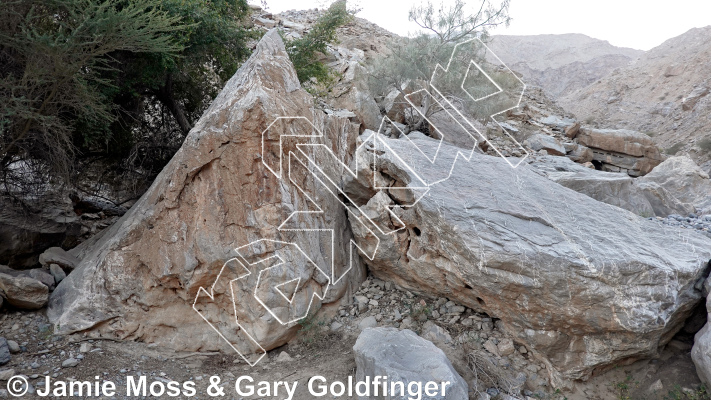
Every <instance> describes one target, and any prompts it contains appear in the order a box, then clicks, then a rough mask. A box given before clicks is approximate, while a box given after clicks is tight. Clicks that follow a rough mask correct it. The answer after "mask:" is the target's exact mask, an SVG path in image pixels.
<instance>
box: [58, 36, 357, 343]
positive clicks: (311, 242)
mask: <svg viewBox="0 0 711 400" xmlns="http://www.w3.org/2000/svg"><path fill="white" fill-rule="evenodd" d="M312 104H313V99H312V98H311V96H310V95H309V94H308V93H306V92H305V91H304V90H303V89H301V87H300V85H299V81H298V79H297V76H296V72H295V70H294V68H293V66H292V64H291V62H290V61H289V59H288V55H287V54H286V51H285V49H284V44H283V43H282V40H281V38H280V36H279V34H278V32H277V31H276V30H273V31H270V32H268V33H267V34H266V35H265V36H264V37H263V38H262V40H261V41H260V42H259V44H258V46H257V48H256V50H255V51H254V54H253V55H252V57H251V58H250V59H249V60H248V61H247V62H245V64H243V65H242V67H241V68H240V69H239V70H238V71H237V73H236V74H235V76H233V77H232V79H230V81H229V82H228V83H227V85H226V86H225V88H224V89H223V91H222V92H221V93H220V95H218V97H217V98H216V99H215V100H214V101H213V103H212V105H211V107H210V108H209V109H208V110H207V111H206V112H205V114H204V115H203V117H202V118H201V119H200V121H198V123H197V124H196V126H195V127H194V128H193V129H192V131H191V132H190V134H189V135H188V137H187V138H186V140H185V142H184V144H183V146H182V148H181V149H180V150H179V151H178V152H177V154H176V155H175V156H174V157H173V159H172V160H171V161H170V163H169V164H168V165H167V166H166V167H165V169H164V170H163V171H162V172H161V174H160V175H159V176H158V178H157V179H156V180H155V182H154V183H153V185H152V186H151V188H150V189H149V190H148V191H147V192H146V193H145V194H144V195H143V196H142V198H141V199H140V200H139V201H138V203H136V205H134V206H133V207H132V208H131V210H130V211H129V212H128V213H127V214H126V215H124V216H123V217H122V218H121V219H120V220H119V221H118V222H117V223H116V224H114V225H113V226H112V227H111V228H109V230H107V231H106V233H105V234H103V235H102V237H101V238H100V239H98V240H97V241H96V242H95V243H93V245H92V247H91V248H90V250H88V249H87V248H84V249H83V250H82V251H81V252H78V253H77V254H84V256H83V258H82V261H81V263H80V264H79V266H78V267H77V268H76V269H75V270H74V271H73V272H72V273H71V274H69V275H68V276H67V277H66V278H65V279H63V280H62V281H61V283H60V284H59V285H58V287H57V289H56V290H55V291H54V293H53V294H52V297H51V301H50V304H49V309H48V316H49V318H50V321H51V322H52V323H54V324H55V327H56V329H57V331H58V332H60V333H69V332H75V331H81V330H90V331H91V332H90V333H91V334H93V335H108V336H119V337H122V338H127V339H140V340H142V341H144V342H149V343H150V342H154V343H159V344H162V345H165V346H169V347H172V348H175V349H179V350H181V351H197V350H201V351H202V350H210V349H225V350H229V351H232V350H230V349H229V347H228V346H227V343H226V342H225V341H224V340H222V339H221V338H220V336H219V335H218V333H217V332H215V330H217V331H218V332H219V333H220V334H221V335H223V336H224V338H225V340H226V341H229V342H230V345H232V346H233V349H235V350H238V351H239V352H240V353H241V354H245V353H259V352H260V351H262V349H259V346H262V347H263V349H266V350H268V349H271V348H274V347H276V346H279V345H281V344H284V343H285V342H286V341H287V340H289V339H290V338H291V337H293V335H294V334H295V331H296V330H297V329H298V324H296V323H293V322H291V321H290V320H286V319H284V318H283V317H284V316H286V317H289V318H290V317H294V318H298V317H300V316H302V315H303V314H305V313H306V312H307V311H309V310H311V311H316V310H318V309H319V308H320V307H321V305H322V304H327V303H332V302H335V301H337V300H338V299H340V298H341V297H342V296H343V295H344V294H346V293H348V292H349V291H350V288H351V287H352V286H355V287H357V286H358V285H359V283H360V280H362V279H363V277H364V271H363V269H362V265H361V264H360V263H359V262H358V260H357V257H356V260H355V262H354V264H353V268H352V270H351V271H350V272H349V273H348V275H346V276H345V278H343V279H341V280H340V281H339V282H336V280H335V279H332V275H331V274H330V272H331V266H332V265H333V267H334V268H342V266H344V265H345V266H348V265H349V260H348V257H347V254H348V251H347V245H348V240H349V238H350V237H351V236H350V235H351V234H350V231H349V229H348V226H347V219H346V218H347V217H346V213H345V212H343V208H342V206H341V204H340V203H339V202H337V201H336V200H334V199H333V198H332V197H331V196H330V195H328V194H327V193H325V191H323V190H321V191H320V192H319V191H317V190H316V189H317V186H316V183H315V181H314V179H313V177H311V175H309V174H308V173H307V172H305V171H306V169H305V168H303V167H299V164H298V163H295V165H294V167H293V170H292V168H289V169H288V173H289V176H288V177H287V175H286V172H287V164H286V161H285V162H284V163H280V161H281V157H282V156H283V157H284V158H285V159H286V160H288V161H291V159H290V158H289V152H293V151H297V150H296V148H295V147H294V146H295V145H294V143H293V140H292V141H290V139H289V138H287V137H286V136H285V135H286V134H292V135H315V134H316V132H314V131H313V129H309V130H308V131H306V130H305V127H307V126H311V124H313V125H314V126H316V127H317V128H319V129H320V131H321V132H323V135H324V136H323V137H315V136H314V138H315V139H314V140H316V139H319V140H320V141H321V143H322V144H323V145H324V147H325V148H328V149H331V150H332V151H333V152H334V154H335V155H336V157H339V158H340V159H341V160H343V161H344V162H349V156H348V154H353V148H352V147H353V146H354V145H355V138H356V136H357V134H358V125H357V124H353V123H351V122H350V121H348V119H345V118H338V117H327V116H326V115H325V114H323V113H322V112H318V111H315V110H313V109H312V108H311V106H312ZM285 116H306V117H307V118H303V119H302V120H298V119H297V121H300V122H302V123H303V124H301V125H298V124H296V125H295V124H294V123H292V122H293V121H292V120H279V121H277V122H276V123H275V124H272V122H273V121H275V119H276V118H278V117H285ZM297 125H298V126H297ZM301 128H304V129H301ZM278 133H282V135H281V136H278ZM309 137H311V136H309ZM267 166H269V167H270V168H271V170H270V169H268V168H267ZM289 166H291V163H290V164H289ZM281 167H283V169H282V168H281ZM333 170H336V171H337V169H336V168H335V167H334V168H333ZM275 171H278V172H281V171H284V172H285V174H283V175H280V176H281V177H282V178H284V179H278V178H277V172H275ZM297 184H298V188H297ZM299 188H301V189H303V192H302V191H301V190H299ZM305 193H308V196H307V195H306V194H305ZM314 202H315V203H316V204H318V205H316V204H314ZM319 209H320V210H323V211H324V212H323V213H319V212H317V210H319ZM302 211H310V213H303V212H302ZM287 219H288V221H287ZM285 221H286V222H285ZM329 229H332V230H333V231H332V233H333V237H334V240H333V242H332V238H331V234H330V233H329V232H331V231H327V230H329ZM309 230H311V231H309ZM332 243H333V244H332ZM332 245H333V246H334V247H331V246H332ZM237 248H240V249H239V250H237ZM331 249H333V251H331ZM277 257H279V258H280V259H281V261H283V263H278V262H276V260H277ZM53 261H56V260H53ZM297 262H298V263H300V264H295V263H297ZM324 271H327V272H329V273H328V274H326V273H325V272H324ZM334 275H335V274H334ZM233 279H234V281H233V282H231V280H233ZM213 284H214V286H213ZM201 288H202V289H204V290H201ZM280 288H281V289H280ZM282 290H283V291H282ZM198 294H199V296H198ZM258 294H259V296H262V295H264V296H262V297H260V298H259V299H258V298H257V296H258ZM320 297H323V300H321V299H320ZM312 300H313V302H311V301H312ZM194 302H195V309H193V303H194ZM275 302H276V303H277V304H280V306H279V307H274V306H273V303H275ZM234 304H236V305H237V306H234ZM267 307H270V309H269V310H267ZM196 311H197V312H196ZM235 313H236V314H235ZM203 318H205V320H203ZM235 318H236V319H237V321H238V322H239V325H237V324H235ZM277 318H281V319H279V320H277ZM206 321H207V322H209V324H210V325H208V323H206ZM280 322H283V324H282V323H280ZM211 326H212V328H214V330H213V329H211ZM245 333H247V334H248V335H251V336H249V337H248V336H247V335H245Z"/></svg>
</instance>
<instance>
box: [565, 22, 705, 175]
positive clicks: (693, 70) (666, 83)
mask: <svg viewBox="0 0 711 400" xmlns="http://www.w3.org/2000/svg"><path fill="white" fill-rule="evenodd" d="M710 60H711V26H708V27H705V28H694V29H691V30H690V31H688V32H686V33H684V34H683V35H680V36H678V37H675V38H673V39H669V40H667V41H666V42H664V43H662V44H661V45H660V46H658V47H655V48H654V49H651V50H649V51H648V52H646V53H644V54H643V55H642V56H640V58H639V59H638V60H637V61H636V62H635V63H634V64H631V65H629V66H627V67H625V68H621V69H619V70H617V71H614V72H613V73H612V74H610V75H608V76H606V77H604V78H602V79H600V80H599V81H597V82H595V83H593V84H592V85H590V86H588V87H585V88H583V89H581V90H578V91H577V92H575V93H570V94H567V95H565V96H564V97H562V98H560V99H559V104H560V105H561V106H563V107H564V108H565V109H566V110H568V111H571V112H573V113H574V114H575V115H576V116H577V117H578V118H579V119H581V120H586V119H587V120H590V121H593V120H594V121H596V122H597V123H599V124H603V125H606V126H610V127H618V128H629V129H634V130H638V131H642V132H646V133H648V134H649V135H650V136H652V137H653V138H654V140H655V142H656V143H657V144H658V146H659V147H661V148H662V149H665V150H666V151H667V153H668V154H676V153H678V154H688V155H689V156H690V157H692V158H693V159H694V160H695V161H696V162H697V163H699V164H701V165H702V167H703V168H704V169H705V170H706V171H709V170H711V96H709V95H708V94H709V91H710V90H711V61H710Z"/></svg>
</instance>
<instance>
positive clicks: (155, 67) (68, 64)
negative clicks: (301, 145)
mask: <svg viewBox="0 0 711 400" xmlns="http://www.w3.org/2000/svg"><path fill="white" fill-rule="evenodd" d="M247 12H248V6H247V4H246V2H245V0H212V1H207V0H5V1H3V3H2V6H1V7H0V179H2V182H3V183H4V184H5V190H6V191H17V190H18V189H22V190H24V186H23V185H27V184H28V183H30V181H36V182H38V183H46V182H47V181H48V180H49V179H51V178H56V177H63V178H64V179H63V180H64V181H67V178H70V177H71V172H72V171H73V170H75V169H76V167H77V164H76V162H78V161H80V160H82V159H86V158H87V157H90V156H96V155H99V156H104V157H106V156H116V157H119V158H121V159H123V158H125V157H126V156H128V155H129V154H131V155H132V156H133V161H136V160H137V159H139V158H143V159H146V158H151V157H152V156H153V155H155V153H151V152H149V151H146V149H147V148H149V147H155V148H160V149H162V152H161V154H160V156H159V157H158V158H159V160H158V162H156V163H153V162H151V163H153V164H156V165H151V166H152V167H157V168H160V166H161V163H162V162H164V161H165V160H166V159H169V157H170V156H172V153H173V152H174V151H175V150H177V147H179V145H180V143H181V142H182V139H183V138H184V136H185V134H186V133H187V131H188V130H189V129H190V127H191V126H192V124H193V122H194V121H195V119H197V118H198V117H199V116H200V114H201V113H202V112H203V110H204V109H205V108H206V107H207V105H208V104H209V102H210V101H211V99H212V98H213V97H214V95H215V94H216V92H217V90H219V88H220V87H221V86H222V83H223V82H224V81H225V80H226V79H228V78H229V76H231V75H232V74H233V73H234V72H235V70H236V69H237V67H238V65H239V63H240V62H241V61H242V60H243V59H244V58H245V57H246V56H247V55H248V54H249V50H248V48H247V47H246V45H245V42H246V40H247V38H248V37H249V35H250V32H249V31H247V30H246V29H245V28H244V27H243V26H244V24H243V21H242V20H243V17H244V16H245V15H247ZM141 154H142V155H141Z"/></svg>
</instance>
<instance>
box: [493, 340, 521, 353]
mask: <svg viewBox="0 0 711 400" xmlns="http://www.w3.org/2000/svg"><path fill="white" fill-rule="evenodd" d="M496 347H497V348H498V350H499V354H500V355H501V356H504V357H506V356H510V355H511V354H513V353H514V351H516V347H514V343H513V340H511V339H503V340H501V342H499V344H498V345H497V346H496Z"/></svg>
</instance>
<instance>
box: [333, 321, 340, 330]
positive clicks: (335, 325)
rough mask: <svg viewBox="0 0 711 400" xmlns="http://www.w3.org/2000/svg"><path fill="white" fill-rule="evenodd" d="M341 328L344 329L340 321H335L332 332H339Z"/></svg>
mask: <svg viewBox="0 0 711 400" xmlns="http://www.w3.org/2000/svg"><path fill="white" fill-rule="evenodd" d="M341 327H343V324H342V323H340V322H338V321H333V323H331V330H332V331H337V330H339V329H341Z"/></svg>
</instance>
